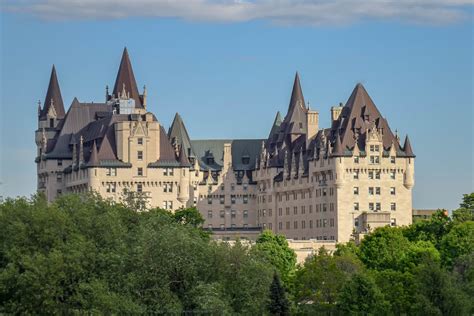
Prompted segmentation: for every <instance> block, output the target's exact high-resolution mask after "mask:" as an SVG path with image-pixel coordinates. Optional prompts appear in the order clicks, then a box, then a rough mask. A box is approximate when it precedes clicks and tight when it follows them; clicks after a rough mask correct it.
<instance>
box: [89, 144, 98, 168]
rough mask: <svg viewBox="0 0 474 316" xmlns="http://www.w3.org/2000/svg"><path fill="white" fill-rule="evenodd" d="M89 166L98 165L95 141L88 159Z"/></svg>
mask: <svg viewBox="0 0 474 316" xmlns="http://www.w3.org/2000/svg"><path fill="white" fill-rule="evenodd" d="M89 165H90V166H97V165H99V157H98V155H97V144H96V142H95V140H94V143H93V144H92V152H91V156H90V157H89Z"/></svg>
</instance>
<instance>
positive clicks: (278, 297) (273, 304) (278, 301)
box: [268, 272, 290, 316]
mask: <svg viewBox="0 0 474 316" xmlns="http://www.w3.org/2000/svg"><path fill="white" fill-rule="evenodd" d="M268 311H269V312H270V315H280V316H283V315H289V314H290V303H289V301H288V298H287V297H286V291H285V288H284V287H283V285H282V284H281V281H280V277H279V276H278V274H277V273H276V272H275V273H274V274H273V281H272V284H271V286H270V302H269V304H268Z"/></svg>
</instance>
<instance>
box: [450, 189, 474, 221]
mask: <svg viewBox="0 0 474 316" xmlns="http://www.w3.org/2000/svg"><path fill="white" fill-rule="evenodd" d="M459 206H460V208H458V209H457V210H454V211H453V220H454V222H455V223H462V222H466V221H474V192H473V193H470V194H464V195H463V201H462V202H461V204H460V205H459Z"/></svg>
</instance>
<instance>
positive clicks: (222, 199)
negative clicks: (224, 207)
mask: <svg viewBox="0 0 474 316" xmlns="http://www.w3.org/2000/svg"><path fill="white" fill-rule="evenodd" d="M219 202H220V203H221V204H224V202H225V196H224V195H221V196H220V197H219Z"/></svg>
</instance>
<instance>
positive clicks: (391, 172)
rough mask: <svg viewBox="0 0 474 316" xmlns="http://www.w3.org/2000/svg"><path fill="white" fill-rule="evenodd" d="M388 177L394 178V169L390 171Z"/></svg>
mask: <svg viewBox="0 0 474 316" xmlns="http://www.w3.org/2000/svg"><path fill="white" fill-rule="evenodd" d="M390 179H392V180H395V170H392V171H390Z"/></svg>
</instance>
